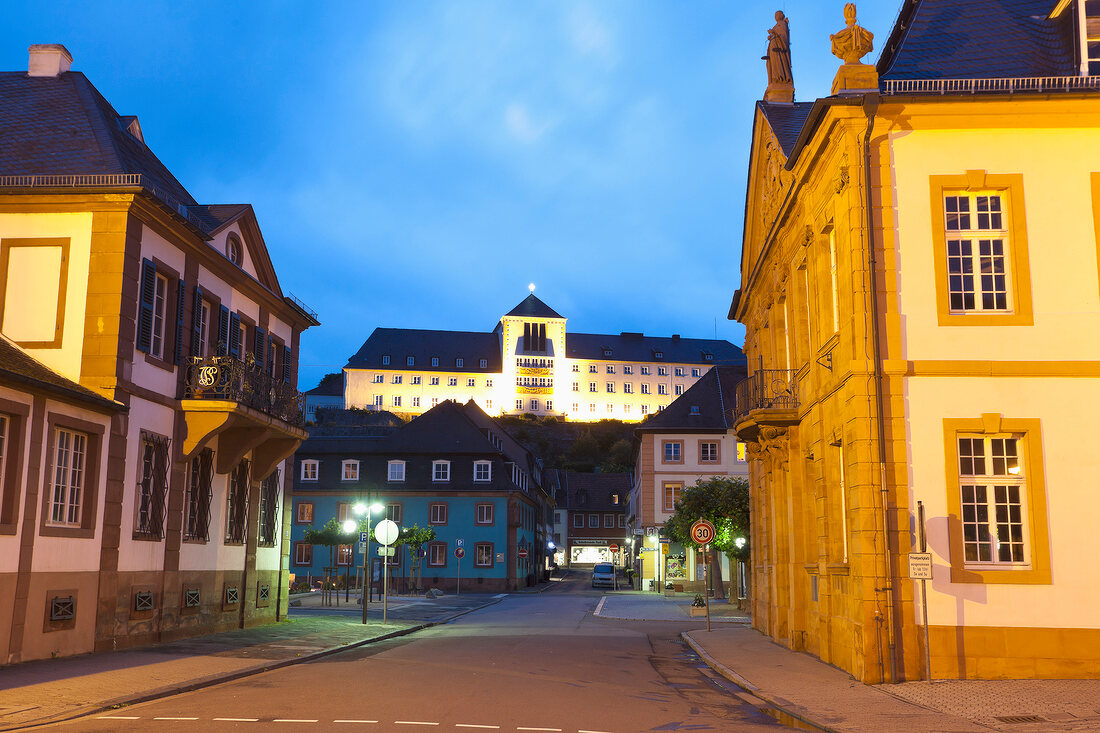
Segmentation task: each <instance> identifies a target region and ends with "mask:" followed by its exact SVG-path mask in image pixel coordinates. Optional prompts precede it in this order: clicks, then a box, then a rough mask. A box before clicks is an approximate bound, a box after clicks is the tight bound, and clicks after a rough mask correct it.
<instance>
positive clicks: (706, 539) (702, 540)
mask: <svg viewBox="0 0 1100 733" xmlns="http://www.w3.org/2000/svg"><path fill="white" fill-rule="evenodd" d="M714 535H715V531H714V525H713V524H711V523H710V522H708V521H707V520H705V519H703V518H702V517H699V519H697V520H696V521H695V523H694V524H692V525H691V539H693V540H694V541H695V544H697V545H700V546H701V547H702V548H703V604H704V605H705V606H706V609H707V631H710V597H709V595H708V593H707V572H708V571H709V567H708V565H710V563H708V562H707V550H708V549H709V547H708V546H709V545H710V543H711V542H713V541H714Z"/></svg>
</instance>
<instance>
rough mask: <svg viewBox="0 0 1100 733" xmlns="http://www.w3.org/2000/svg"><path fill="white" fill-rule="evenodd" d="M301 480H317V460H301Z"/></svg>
mask: <svg viewBox="0 0 1100 733" xmlns="http://www.w3.org/2000/svg"><path fill="white" fill-rule="evenodd" d="M302 480H303V481H316V480H317V461H312V460H307V461H302Z"/></svg>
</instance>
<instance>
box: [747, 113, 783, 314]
mask: <svg viewBox="0 0 1100 733" xmlns="http://www.w3.org/2000/svg"><path fill="white" fill-rule="evenodd" d="M786 163H787V156H786V155H785V154H784V153H783V148H782V146H781V145H780V144H779V139H778V138H777V137H776V134H775V132H774V131H773V130H772V128H771V126H770V125H769V123H768V119H767V117H766V116H765V115H764V114H763V112H761V111H760V109H759V108H757V110H756V118H755V120H754V122H753V136H752V148H751V150H750V152H749V178H748V185H747V187H746V192H745V223H744V227H745V228H744V237H743V240H742V246H741V289H742V291H743V292H747V286H748V279H749V277H750V276H751V274H752V272H753V271H754V270H755V268H756V266H757V261H758V260H759V259H760V257H761V256H762V254H763V249H764V243H765V242H766V241H767V239H768V235H769V233H770V232H771V230H772V227H773V226H774V225H775V222H776V219H777V218H778V217H779V214H780V212H781V210H782V208H783V202H784V200H785V199H786V197H787V194H788V193H789V192H790V190H791V187H792V186H793V185H794V174H792V173H791V172H790V171H788V170H787V169H786V168H785V166H786Z"/></svg>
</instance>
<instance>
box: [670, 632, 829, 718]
mask: <svg viewBox="0 0 1100 733" xmlns="http://www.w3.org/2000/svg"><path fill="white" fill-rule="evenodd" d="M680 638H681V639H683V640H684V643H685V644H687V645H688V646H689V647H691V649H692V651H694V652H695V653H696V654H698V655H699V658H700V659H702V660H703V661H704V662H706V664H707V666H708V667H710V668H711V669H713V670H714V671H715V672H717V673H718V674H720V675H722V676H723V677H725V678H726V679H727V680H729V681H730V682H732V683H733V684H735V685H737V686H738V687H740V688H741V689H742V690H744V691H745V692H746V693H748V694H750V695H752V696H753V697H756V698H759V699H760V700H762V701H763V702H765V703H767V704H768V705H769V706H770V707H772V708H775V709H776V710H778V711H779V712H781V713H783V714H784V715H787V716H790V717H791V718H793V719H795V720H797V721H798V722H800V723H803V724H805V725H808V726H810V727H811V729H813V730H819V731H824V733H841V731H839V730H837V729H836V728H830V727H829V726H827V725H825V724H824V723H819V722H817V721H815V720H810V719H809V718H807V717H806V716H805V715H804V714H803V713H799V712H795V711H793V710H791V709H790V708H789V707H788V705H790V703H788V702H786V701H783V702H779V701H778V700H776V699H775V698H772V697H769V696H768V695H765V694H763V693H761V692H760V688H759V687H757V686H756V685H754V684H752V683H751V682H749V681H748V680H747V679H745V678H744V677H742V676H741V675H739V674H737V673H736V672H734V671H733V670H732V669H730V668H729V667H727V666H726V665H724V664H722V663H721V662H719V661H718V660H717V659H715V658H714V657H712V656H711V655H710V654H708V653H707V652H706V650H705V649H703V647H702V646H700V645H699V643H698V642H696V641H695V640H694V639H692V638H691V637H690V636H688V635H687V632H686V631H684V632H681V633H680Z"/></svg>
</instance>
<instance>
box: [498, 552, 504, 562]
mask: <svg viewBox="0 0 1100 733" xmlns="http://www.w3.org/2000/svg"><path fill="white" fill-rule="evenodd" d="M497 562H504V553H503V552H498V553H497Z"/></svg>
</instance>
